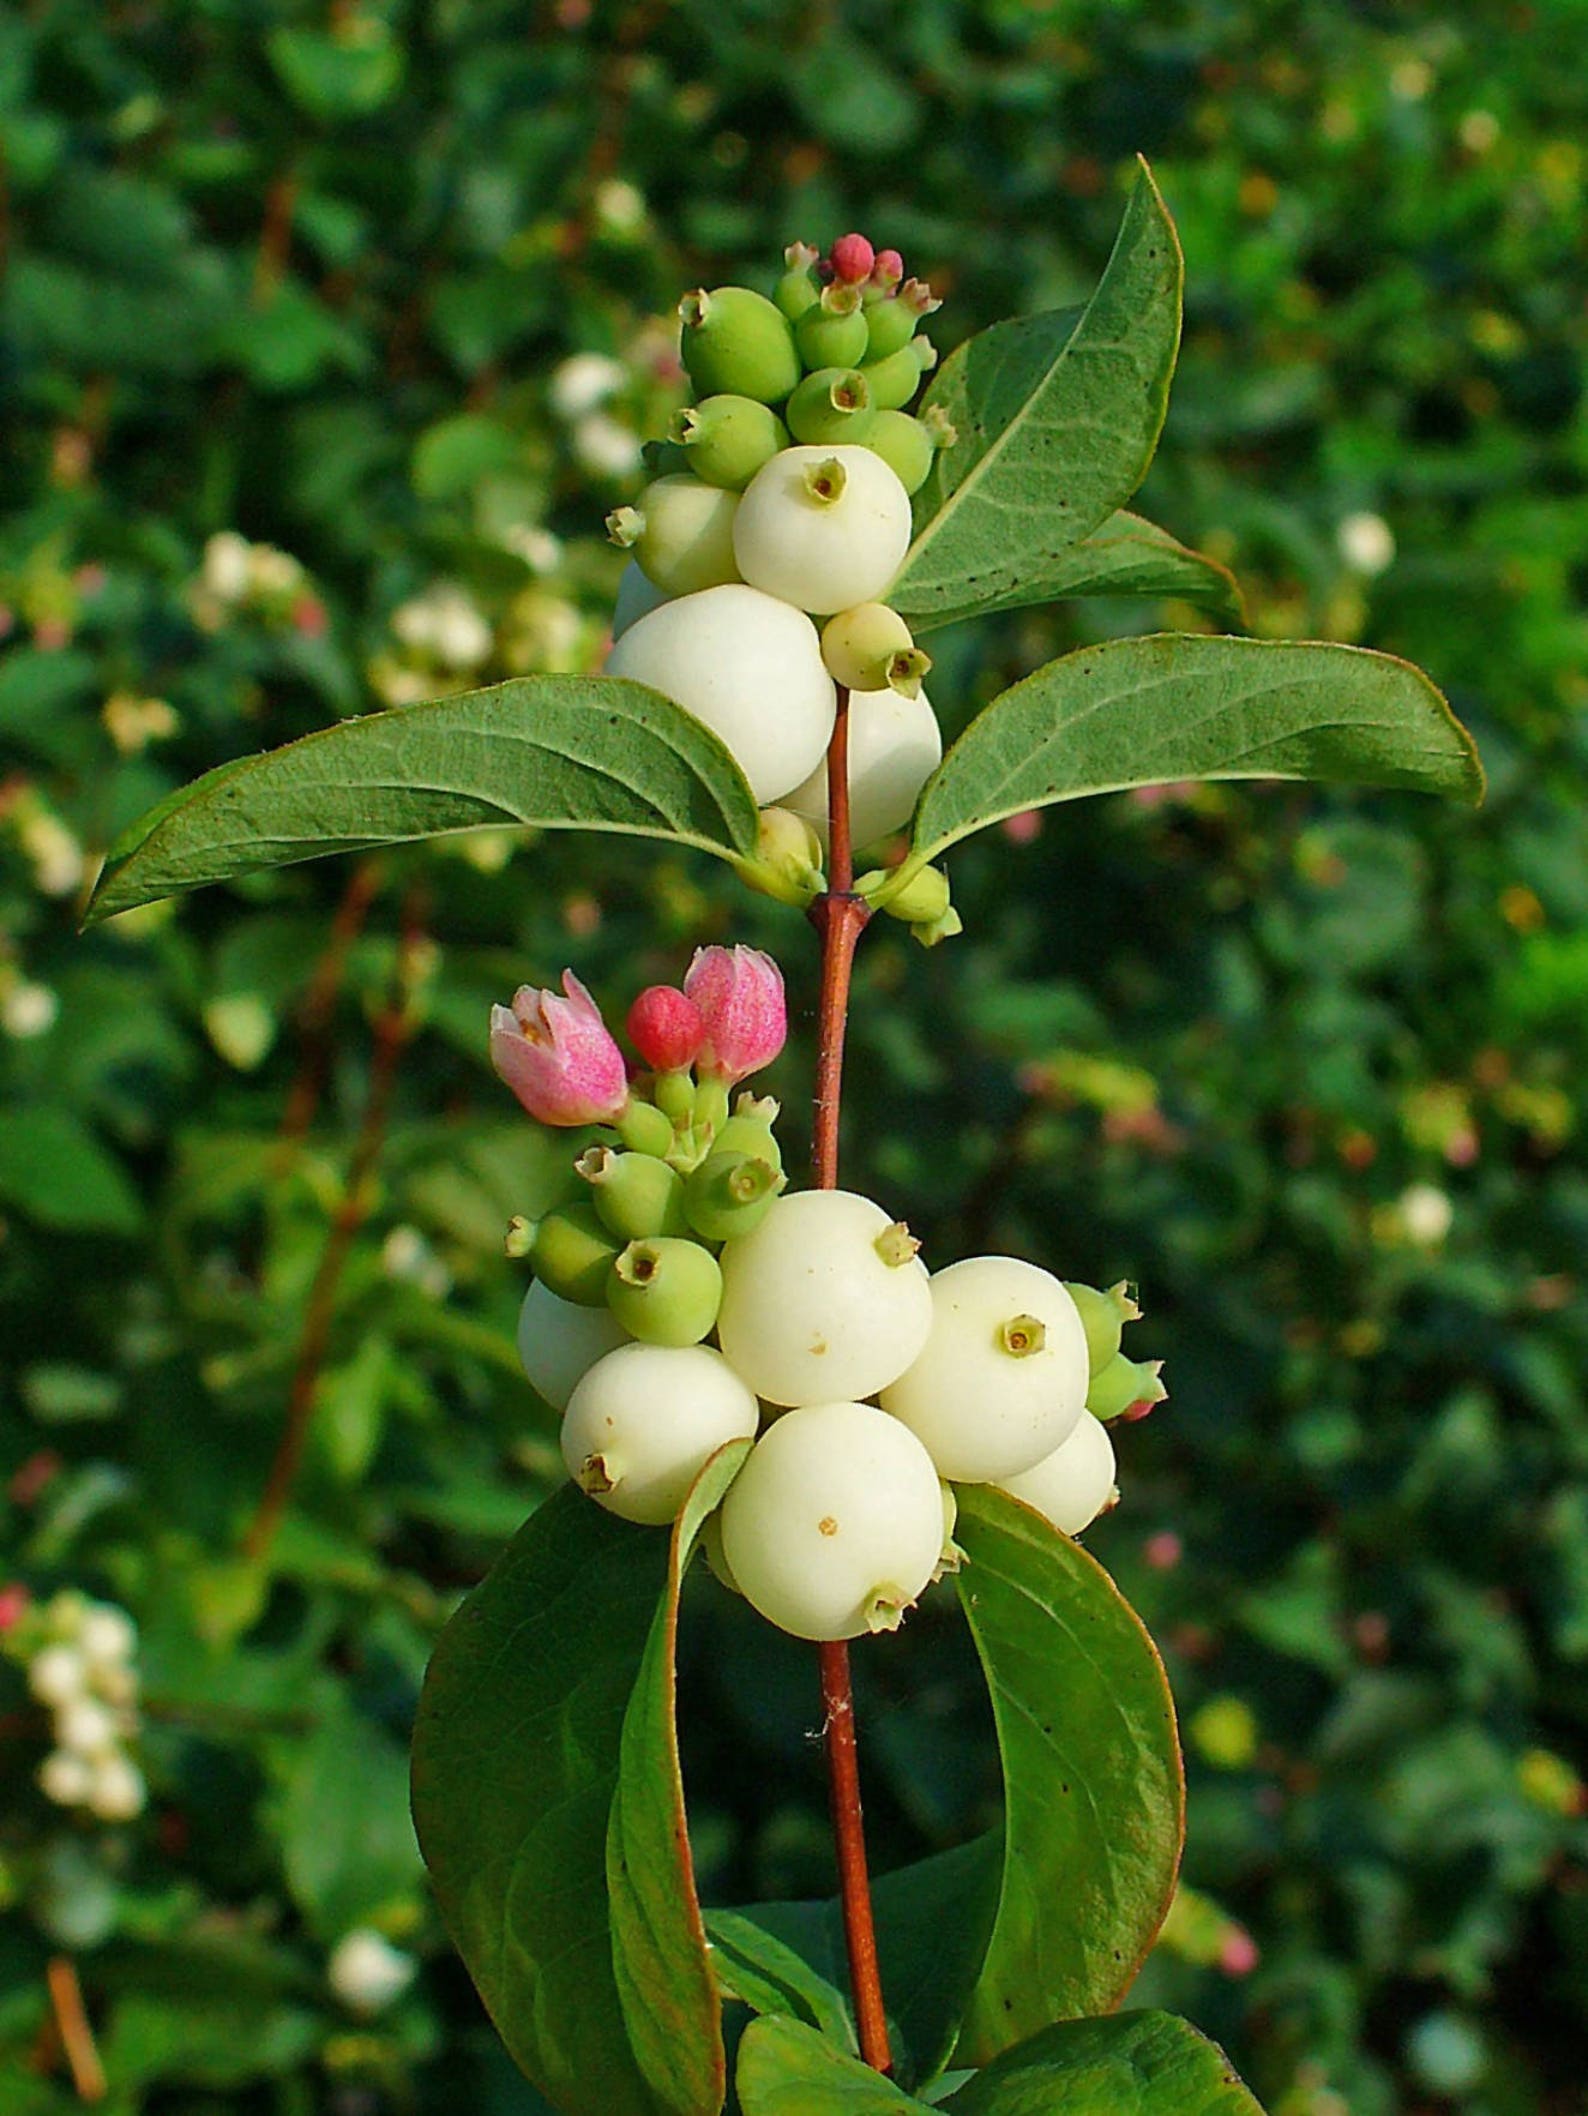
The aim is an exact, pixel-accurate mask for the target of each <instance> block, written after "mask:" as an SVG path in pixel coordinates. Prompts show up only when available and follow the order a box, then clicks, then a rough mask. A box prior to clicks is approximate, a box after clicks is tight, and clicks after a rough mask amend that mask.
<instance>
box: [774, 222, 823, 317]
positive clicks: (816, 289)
mask: <svg viewBox="0 0 1588 2116" xmlns="http://www.w3.org/2000/svg"><path fill="white" fill-rule="evenodd" d="M820 256H821V252H820V251H819V250H818V249H817V248H816V247H815V246H814V244H812V243H808V242H791V243H790V244H789V246H788V248H787V249H786V250H785V251H784V252H783V262H784V263H785V264H786V265H787V266H788V270H787V271H786V272H785V273H784V274H783V277H782V278H781V279H780V280H779V281H778V283H777V286H776V288H775V289H774V291H773V295H772V299H773V300H774V302H776V304H777V306H778V307H779V308H780V309H781V310H782V311H783V314H784V315H785V316H786V317H787V318H788V320H789V322H790V323H798V322H799V320H800V318H801V317H802V316H803V315H804V313H805V311H806V310H807V309H809V308H814V307H815V306H816V303H817V302H818V301H820V299H821V295H822V289H821V282H820V281H819V280H818V279H817V277H816V272H815V266H816V263H817V261H818V259H819V258H820Z"/></svg>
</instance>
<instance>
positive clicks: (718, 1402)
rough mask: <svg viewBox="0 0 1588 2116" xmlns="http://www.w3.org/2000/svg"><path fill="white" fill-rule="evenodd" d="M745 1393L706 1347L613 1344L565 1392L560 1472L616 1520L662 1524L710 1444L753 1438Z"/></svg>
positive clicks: (755, 1417) (752, 1409)
mask: <svg viewBox="0 0 1588 2116" xmlns="http://www.w3.org/2000/svg"><path fill="white" fill-rule="evenodd" d="M759 1417H760V1412H759V1408H758V1406H757V1404H756V1400H755V1398H754V1396H753V1395H752V1394H751V1393H750V1391H749V1389H748V1388H747V1387H746V1386H745V1384H744V1382H743V1381H741V1380H740V1378H739V1376H738V1375H737V1374H735V1373H734V1371H733V1369H732V1368H731V1367H730V1366H729V1364H728V1362H727V1361H726V1360H725V1359H724V1358H723V1356H722V1354H721V1353H720V1352H714V1351H713V1350H712V1349H711V1347H710V1346H709V1345H646V1344H626V1345H619V1347H618V1349H617V1350H616V1351H615V1352H608V1353H607V1355H606V1357H605V1358H604V1359H598V1360H597V1361H596V1363H595V1365H594V1366H593V1367H592V1368H591V1369H590V1371H589V1373H588V1374H586V1375H585V1377H584V1379H583V1380H582V1381H581V1382H580V1383H579V1385H578V1386H577V1388H575V1390H574V1392H573V1395H572V1396H571V1397H570V1398H569V1401H568V1409H567V1413H566V1415H565V1416H564V1418H563V1422H562V1459H563V1461H564V1462H566V1463H567V1465H568V1474H569V1476H570V1477H572V1478H573V1480H574V1482H575V1483H576V1484H577V1485H578V1486H579V1488H580V1489H581V1491H584V1492H587V1493H588V1494H589V1495H590V1497H591V1498H592V1499H594V1500H596V1501H597V1502H598V1504H600V1505H602V1506H604V1507H606V1509H607V1511H608V1512H609V1513H615V1514H617V1515H619V1516H620V1517H621V1518H622V1519H623V1520H625V1521H642V1522H645V1523H647V1524H650V1525H655V1524H659V1523H661V1522H663V1521H671V1520H672V1518H673V1516H674V1515H675V1514H676V1513H677V1512H678V1509H679V1507H680V1506H681V1505H682V1504H683V1502H684V1496H685V1494H686V1493H687V1492H688V1490H689V1487H690V1485H691V1484H693V1483H694V1481H695V1479H696V1477H697V1476H698V1475H699V1474H700V1472H701V1470H702V1469H704V1467H705V1465H706V1463H707V1461H708V1460H709V1459H710V1457H711V1456H713V1455H714V1454H715V1453H716V1452H717V1450H718V1448H719V1447H723V1446H725V1445H726V1443H727V1442H728V1441H730V1440H749V1439H752V1438H753V1437H754V1434H755V1429H756V1425H757V1423H758V1421H759Z"/></svg>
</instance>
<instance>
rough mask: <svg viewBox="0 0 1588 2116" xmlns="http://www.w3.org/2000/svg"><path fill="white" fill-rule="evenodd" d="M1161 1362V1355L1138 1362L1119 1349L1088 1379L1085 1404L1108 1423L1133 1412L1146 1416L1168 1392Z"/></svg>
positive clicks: (1139, 1415) (1096, 1415) (1097, 1416)
mask: <svg viewBox="0 0 1588 2116" xmlns="http://www.w3.org/2000/svg"><path fill="white" fill-rule="evenodd" d="M1162 1365H1163V1361H1162V1360H1161V1359H1149V1360H1145V1361H1142V1362H1140V1363H1138V1362H1137V1361H1136V1360H1134V1359H1127V1358H1126V1357H1125V1355H1124V1353H1123V1352H1116V1353H1115V1354H1114V1356H1113V1358H1112V1359H1111V1360H1109V1362H1108V1364H1107V1365H1106V1366H1104V1367H1101V1368H1099V1370H1098V1372H1097V1373H1095V1374H1094V1375H1093V1376H1092V1377H1091V1379H1090V1381H1089V1382H1088V1384H1087V1390H1086V1408H1087V1409H1088V1410H1089V1411H1090V1412H1091V1414H1092V1416H1093V1417H1094V1418H1101V1419H1102V1420H1103V1422H1104V1423H1105V1424H1106V1423H1107V1422H1108V1421H1109V1420H1110V1419H1113V1418H1124V1417H1126V1416H1127V1415H1128V1414H1129V1413H1131V1412H1134V1413H1135V1415H1136V1416H1137V1417H1138V1418H1140V1417H1144V1416H1145V1415H1146V1413H1147V1412H1148V1411H1149V1410H1151V1408H1152V1406H1153V1405H1154V1404H1155V1403H1162V1402H1163V1401H1164V1399H1165V1397H1166V1396H1167V1395H1168V1394H1169V1391H1168V1390H1167V1389H1166V1388H1165V1387H1164V1385H1163V1380H1162V1377H1161V1373H1160V1369H1161V1368H1162ZM1138 1407H1139V1408H1138Z"/></svg>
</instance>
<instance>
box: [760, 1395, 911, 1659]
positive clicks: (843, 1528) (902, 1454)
mask: <svg viewBox="0 0 1588 2116" xmlns="http://www.w3.org/2000/svg"><path fill="white" fill-rule="evenodd" d="M722 1548H723V1555H724V1557H725V1559H726V1560H727V1563H728V1566H729V1568H730V1570H731V1571H732V1574H733V1577H734V1580H735V1581H736V1583H737V1584H738V1587H739V1590H740V1592H741V1593H742V1594H743V1595H744V1597H745V1599H746V1600H747V1601H749V1602H750V1603H752V1604H753V1606H754V1607H755V1608H757V1609H759V1610H760V1612H761V1614H762V1615H763V1616H764V1617H766V1618H767V1619H768V1621H769V1622H771V1623H774V1624H777V1625H779V1626H780V1627H781V1628H782V1629H783V1630H784V1631H791V1632H793V1634H794V1636H795V1637H796V1638H810V1639H837V1638H857V1637H859V1635H860V1634H861V1633H862V1632H865V1631H886V1630H892V1629H893V1627H894V1626H895V1625H896V1624H897V1623H898V1621H899V1618H900V1616H901V1615H902V1614H903V1612H904V1611H905V1610H906V1609H907V1608H909V1606H910V1605H911V1603H912V1602H914V1601H915V1600H916V1598H917V1596H918V1595H919V1594H920V1593H921V1591H922V1589H923V1588H924V1587H925V1586H926V1585H927V1583H928V1582H929V1581H930V1580H931V1578H932V1575H933V1574H934V1572H935V1571H936V1570H937V1565H938V1560H939V1558H940V1557H941V1555H942V1550H943V1496H942V1492H941V1490H940V1488H939V1486H938V1481H937V1471H936V1470H935V1469H934V1468H933V1467H932V1460H931V1457H930V1456H929V1455H928V1454H927V1452H926V1450H925V1448H923V1447H922V1446H921V1444H920V1442H919V1441H918V1440H917V1439H916V1438H915V1437H914V1435H913V1434H912V1433H910V1432H909V1431H908V1430H907V1429H906V1428H905V1427H904V1426H902V1425H900V1424H899V1423H898V1421H897V1419H893V1418H889V1417H888V1416H887V1415H886V1414H885V1413H884V1412H882V1411H879V1410H877V1409H876V1408H875V1406H874V1405H872V1404H869V1403H820V1404H810V1405H806V1406H805V1407H804V1408H803V1409H800V1410H793V1411H790V1412H788V1414H787V1415H786V1416H785V1417H782V1418H780V1419H778V1421H777V1423H776V1424H775V1425H772V1426H770V1427H768V1429H767V1431H766V1432H765V1433H764V1434H763V1435H762V1436H761V1438H760V1440H758V1441H757V1443H756V1445H755V1448H754V1450H753V1451H752V1453H751V1455H750V1459H749V1461H748V1462H746V1464H745V1465H744V1468H743V1469H742V1470H741V1471H740V1472H739V1474H738V1476H737V1477H736V1478H735V1479H734V1481H733V1483H732V1484H731V1485H730V1486H729V1487H728V1495H727V1497H726V1498H725V1499H724V1500H723V1502H722Z"/></svg>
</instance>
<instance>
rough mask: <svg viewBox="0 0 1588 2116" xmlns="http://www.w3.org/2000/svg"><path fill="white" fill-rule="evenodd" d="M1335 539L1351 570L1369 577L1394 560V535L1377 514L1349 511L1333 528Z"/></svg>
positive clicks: (1386, 568) (1382, 569)
mask: <svg viewBox="0 0 1588 2116" xmlns="http://www.w3.org/2000/svg"><path fill="white" fill-rule="evenodd" d="M1335 542H1336V543H1337V544H1338V546H1339V549H1340V556H1341V557H1342V558H1343V559H1344V560H1345V562H1346V564H1347V565H1348V566H1349V567H1350V568H1351V569H1352V571H1353V572H1355V573H1365V574H1366V575H1367V576H1368V578H1369V579H1370V580H1371V579H1372V578H1373V577H1374V576H1375V575H1376V574H1379V573H1384V572H1386V571H1387V570H1388V569H1389V568H1390V567H1391V566H1392V565H1393V564H1394V563H1395V538H1394V535H1393V533H1392V531H1391V529H1390V525H1389V523H1388V522H1386V521H1385V519H1384V517H1383V516H1382V515H1380V514H1348V515H1347V516H1346V518H1345V520H1344V521H1343V522H1342V523H1341V524H1340V526H1339V528H1338V529H1337V530H1336V531H1335Z"/></svg>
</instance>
